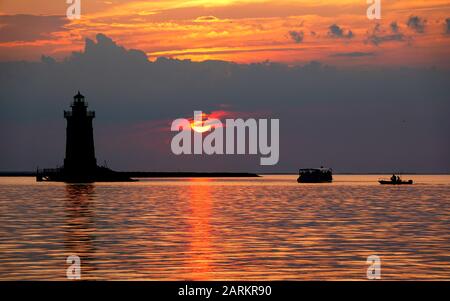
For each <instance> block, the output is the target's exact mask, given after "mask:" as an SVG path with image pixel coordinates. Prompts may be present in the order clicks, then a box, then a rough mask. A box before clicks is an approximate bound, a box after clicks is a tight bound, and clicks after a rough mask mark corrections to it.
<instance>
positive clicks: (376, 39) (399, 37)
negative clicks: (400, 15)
mask: <svg viewBox="0 0 450 301" xmlns="http://www.w3.org/2000/svg"><path fill="white" fill-rule="evenodd" d="M389 28H390V32H389V31H387V30H384V29H383V28H382V27H381V25H380V24H379V23H377V24H376V25H375V26H374V28H373V30H372V31H371V32H368V34H367V39H366V40H365V43H370V44H373V45H376V46H378V45H380V44H383V43H387V42H403V41H406V40H407V38H406V36H405V35H404V34H403V33H401V32H400V28H399V26H398V24H397V22H392V23H391V24H390V25H389Z"/></svg>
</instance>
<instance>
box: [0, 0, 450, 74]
mask: <svg viewBox="0 0 450 301" xmlns="http://www.w3.org/2000/svg"><path fill="white" fill-rule="evenodd" d="M67 7H68V4H66V1H65V0H46V1H34V0H21V1H17V0H0V60H1V61H10V60H39V59H40V57H41V55H42V54H45V55H48V56H52V57H54V58H56V59H63V58H64V57H67V56H68V55H69V54H70V53H71V52H72V51H81V50H82V49H83V47H84V39H85V38H94V37H95V35H96V34H97V33H103V34H105V35H107V36H109V37H111V38H112V39H113V40H114V41H116V42H117V43H118V44H120V45H123V46H124V47H126V48H133V49H139V50H142V51H144V52H145V53H146V54H147V56H148V58H149V59H150V60H155V59H156V58H157V57H160V56H165V57H172V58H178V59H191V60H193V61H203V60H210V59H213V60H226V61H233V62H239V63H248V62H260V61H266V60H269V61H274V62H285V63H288V64H302V63H305V62H309V61H311V60H318V61H321V62H326V63H332V64H335V65H342V64H343V65H348V64H349V65H354V64H356V65H393V64H394V65H409V66H411V65H412V66H430V65H432V66H445V67H448V66H450V53H449V47H448V46H449V42H450V19H449V18H450V1H448V0H427V1H416V0H397V1H393V0H389V1H387V0H384V1H382V20H379V21H378V20H375V21H370V20H368V19H367V17H366V10H367V7H368V5H367V4H366V0H335V1H329V0H328V1H324V0H313V1H311V0H310V1H306V0H297V1H293V0H276V1H270V0H267V1H249V0H248V1H247V0H215V1H206V0H159V1H133V0H108V1H105V0H98V1H96V0H90V1H86V0H82V1H81V19H80V20H75V21H70V20H69V19H67V18H66V16H65V14H66V9H67Z"/></svg>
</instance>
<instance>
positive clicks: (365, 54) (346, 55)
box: [331, 51, 375, 58]
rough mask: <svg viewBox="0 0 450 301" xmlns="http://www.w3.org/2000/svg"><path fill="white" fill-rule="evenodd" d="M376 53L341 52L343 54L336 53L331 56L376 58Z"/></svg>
mask: <svg viewBox="0 0 450 301" xmlns="http://www.w3.org/2000/svg"><path fill="white" fill-rule="evenodd" d="M374 55H375V52H358V51H354V52H341V53H335V54H333V55H331V56H332V57H350V58H351V57H365V56H374Z"/></svg>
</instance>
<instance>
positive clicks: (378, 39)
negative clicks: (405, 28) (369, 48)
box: [367, 33, 405, 45]
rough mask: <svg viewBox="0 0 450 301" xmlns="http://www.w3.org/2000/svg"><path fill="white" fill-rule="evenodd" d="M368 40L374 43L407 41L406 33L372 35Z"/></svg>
mask: <svg viewBox="0 0 450 301" xmlns="http://www.w3.org/2000/svg"><path fill="white" fill-rule="evenodd" d="M367 41H368V42H370V43H372V44H374V45H380V44H382V43H386V42H403V41H405V35H403V34H402V33H396V34H389V35H375V34H373V35H370V36H369V37H368V39H367Z"/></svg>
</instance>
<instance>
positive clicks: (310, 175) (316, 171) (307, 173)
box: [297, 167, 333, 183]
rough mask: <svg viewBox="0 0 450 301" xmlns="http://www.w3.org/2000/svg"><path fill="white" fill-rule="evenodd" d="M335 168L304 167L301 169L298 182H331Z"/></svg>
mask: <svg viewBox="0 0 450 301" xmlns="http://www.w3.org/2000/svg"><path fill="white" fill-rule="evenodd" d="M332 181H333V170H332V169H331V168H323V167H321V168H302V169H300V170H299V176H298V179H297V182H298V183H331V182H332Z"/></svg>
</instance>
